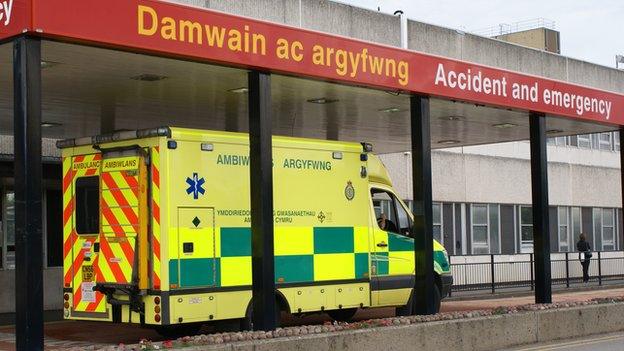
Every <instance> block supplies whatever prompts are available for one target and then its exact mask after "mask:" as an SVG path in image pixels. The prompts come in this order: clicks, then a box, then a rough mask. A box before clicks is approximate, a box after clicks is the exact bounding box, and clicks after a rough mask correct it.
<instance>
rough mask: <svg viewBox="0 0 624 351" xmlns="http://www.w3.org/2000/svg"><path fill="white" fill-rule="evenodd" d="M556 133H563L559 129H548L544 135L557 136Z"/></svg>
mask: <svg viewBox="0 0 624 351" xmlns="http://www.w3.org/2000/svg"><path fill="white" fill-rule="evenodd" d="M558 133H563V130H561V129H549V130H547V131H546V134H558Z"/></svg>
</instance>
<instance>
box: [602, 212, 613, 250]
mask: <svg viewBox="0 0 624 351" xmlns="http://www.w3.org/2000/svg"><path fill="white" fill-rule="evenodd" d="M600 210H601V225H600V246H601V248H600V249H601V251H613V250H615V248H616V246H615V236H616V235H617V234H616V218H615V216H616V214H615V209H613V208H606V207H603V208H601V209H600ZM607 211H608V212H611V224H610V225H605V213H607ZM605 228H611V240H610V241H609V243H608V244H606V246H610V247H611V249H610V250H606V249H605Z"/></svg>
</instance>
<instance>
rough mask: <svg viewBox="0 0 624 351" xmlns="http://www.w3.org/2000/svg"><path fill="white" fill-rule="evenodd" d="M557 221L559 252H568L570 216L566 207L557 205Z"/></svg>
mask: <svg viewBox="0 0 624 351" xmlns="http://www.w3.org/2000/svg"><path fill="white" fill-rule="evenodd" d="M557 212H558V216H557V217H558V221H559V233H558V235H559V252H568V251H569V250H570V246H569V243H570V238H569V234H570V216H569V212H568V208H567V207H558V208H557Z"/></svg>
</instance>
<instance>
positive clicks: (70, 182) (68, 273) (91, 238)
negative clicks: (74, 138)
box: [63, 154, 106, 312]
mask: <svg viewBox="0 0 624 351" xmlns="http://www.w3.org/2000/svg"><path fill="white" fill-rule="evenodd" d="M100 160H101V155H100V154H92V155H79V156H75V157H73V158H71V157H65V158H63V285H64V286H65V287H73V293H74V297H73V307H74V310H77V311H90V312H103V311H105V309H106V303H105V301H104V298H103V297H104V295H102V294H100V293H98V292H96V293H95V296H94V297H95V300H94V301H93V302H91V301H83V296H82V289H81V287H82V283H83V266H84V267H87V270H89V269H91V268H92V269H93V270H95V271H97V261H98V257H97V256H98V255H97V253H95V252H94V243H95V242H96V241H97V233H93V234H92V235H78V234H76V230H75V223H74V209H75V198H74V185H75V181H76V179H78V178H79V177H87V176H93V175H98V174H99V172H100ZM87 256H88V257H89V259H90V260H85V258H86V257H87ZM86 283H87V284H89V283H92V282H86Z"/></svg>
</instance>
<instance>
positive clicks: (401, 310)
mask: <svg viewBox="0 0 624 351" xmlns="http://www.w3.org/2000/svg"><path fill="white" fill-rule="evenodd" d="M433 299H434V302H433V303H434V306H435V313H440V306H441V304H442V293H440V287H439V286H438V285H437V284H436V286H435V288H434V289H433ZM414 314H416V306H415V305H414V302H413V301H412V297H411V296H410V298H409V301H408V302H407V305H405V306H401V307H397V308H396V316H397V317H401V316H411V315H414Z"/></svg>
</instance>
